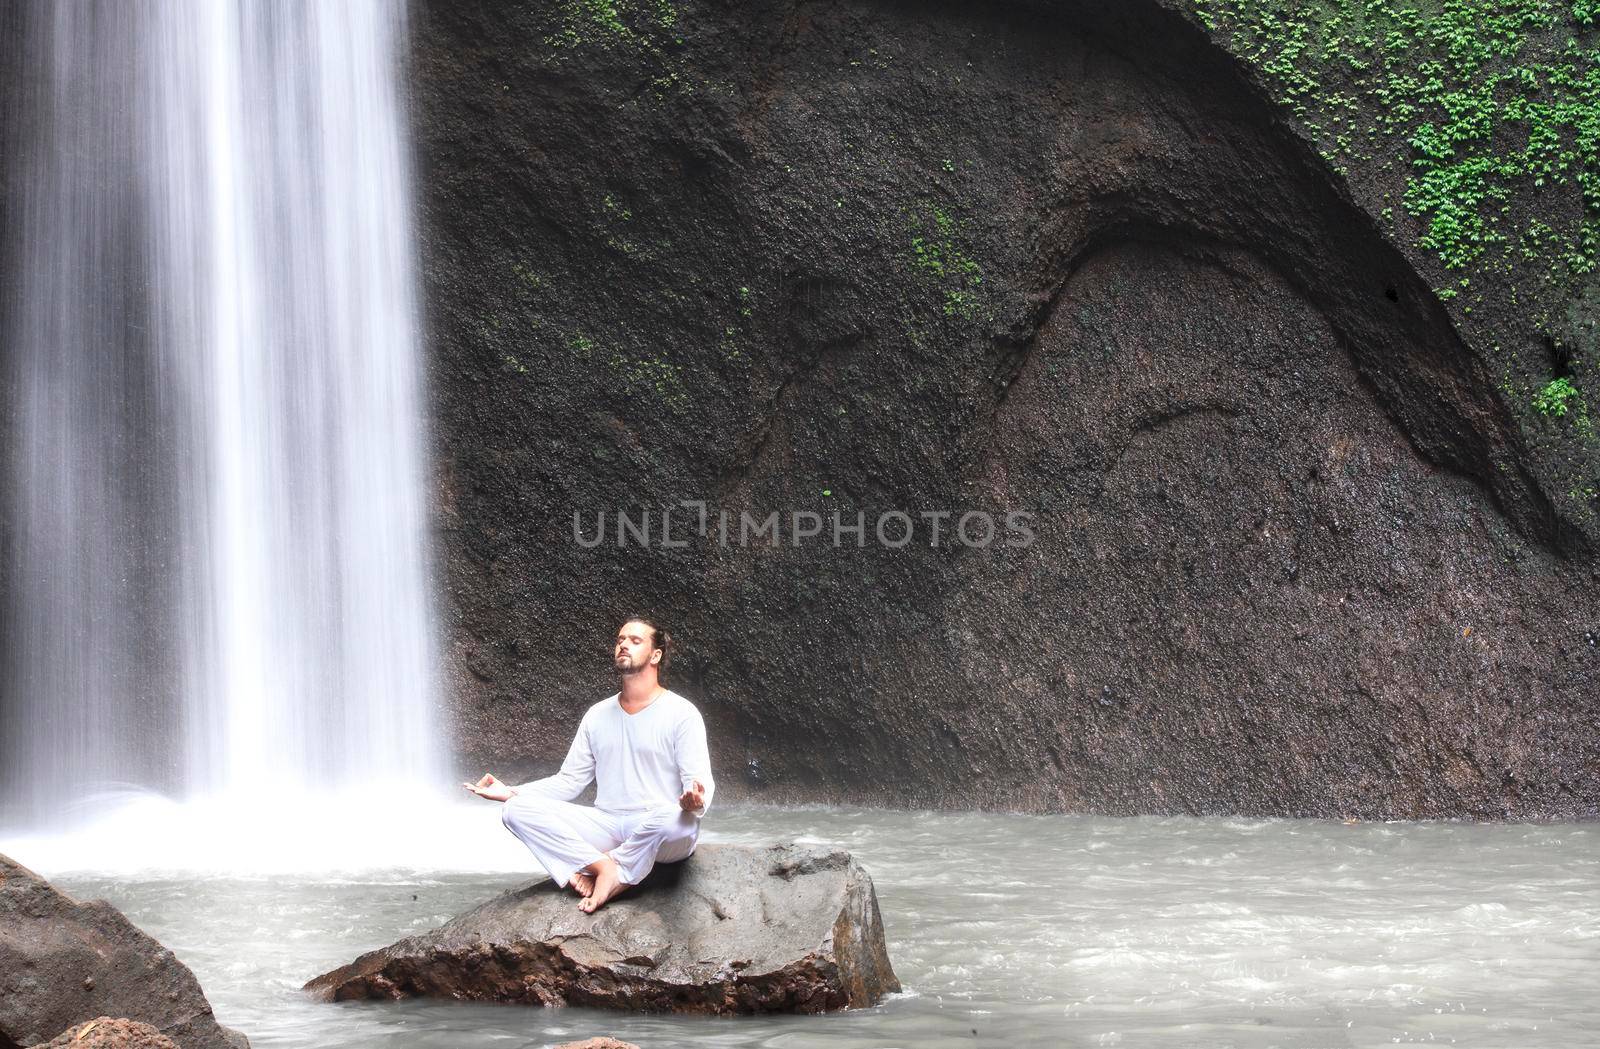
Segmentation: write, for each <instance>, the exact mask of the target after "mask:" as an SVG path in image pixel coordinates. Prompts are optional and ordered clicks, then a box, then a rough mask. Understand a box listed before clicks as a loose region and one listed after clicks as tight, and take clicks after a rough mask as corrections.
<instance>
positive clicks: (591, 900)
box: [578, 856, 627, 914]
mask: <svg viewBox="0 0 1600 1049" xmlns="http://www.w3.org/2000/svg"><path fill="white" fill-rule="evenodd" d="M589 866H590V869H591V870H593V871H594V892H592V893H590V894H589V895H588V896H586V897H584V898H583V899H582V900H579V901H578V910H580V911H583V912H584V913H585V914H593V913H594V912H595V911H597V910H599V909H600V908H601V907H604V906H605V905H606V903H607V902H608V901H609V900H611V899H612V898H613V897H615V896H616V895H617V893H619V892H621V891H622V890H623V889H626V888H627V886H626V885H624V884H623V883H622V871H621V870H620V869H619V868H618V867H617V861H616V860H614V859H612V858H611V857H610V856H604V857H602V858H601V859H600V860H599V861H598V862H596V863H592V864H590V865H589Z"/></svg>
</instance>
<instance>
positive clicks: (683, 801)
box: [678, 780, 706, 812]
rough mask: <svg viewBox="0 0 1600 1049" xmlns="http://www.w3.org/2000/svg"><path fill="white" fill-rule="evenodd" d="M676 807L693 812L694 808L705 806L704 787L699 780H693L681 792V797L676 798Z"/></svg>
mask: <svg viewBox="0 0 1600 1049" xmlns="http://www.w3.org/2000/svg"><path fill="white" fill-rule="evenodd" d="M678 807H679V808H681V809H683V811H684V812H694V811H695V810H696V809H703V808H705V807H706V787H705V784H704V783H701V782H700V781H699V780H694V781H693V782H692V783H691V784H690V785H689V789H688V790H686V791H684V792H683V797H681V798H679V799H678Z"/></svg>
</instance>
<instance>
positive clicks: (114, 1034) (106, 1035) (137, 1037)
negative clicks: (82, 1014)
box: [33, 1016, 178, 1049]
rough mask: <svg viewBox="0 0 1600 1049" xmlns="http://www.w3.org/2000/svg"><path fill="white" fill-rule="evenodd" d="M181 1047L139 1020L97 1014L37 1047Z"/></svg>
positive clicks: (112, 1048)
mask: <svg viewBox="0 0 1600 1049" xmlns="http://www.w3.org/2000/svg"><path fill="white" fill-rule="evenodd" d="M58 1046H72V1047H73V1049H178V1043H177V1042H174V1041H173V1040H172V1039H170V1038H168V1037H167V1036H166V1035H164V1034H162V1033H161V1032H160V1031H158V1030H156V1029H155V1028H154V1027H151V1026H150V1025H149V1024H147V1023H140V1022H139V1021H138V1020H126V1019H113V1018H112V1017H110V1016H97V1017H95V1018H94V1019H93V1020H89V1021H86V1022H84V1023H81V1024H76V1025H74V1026H72V1027H69V1028H67V1029H66V1030H65V1031H62V1032H61V1033H60V1034H58V1035H56V1036H55V1037H54V1038H52V1039H50V1040H49V1041H48V1042H41V1043H39V1044H38V1045H36V1046H33V1049H57V1047H58Z"/></svg>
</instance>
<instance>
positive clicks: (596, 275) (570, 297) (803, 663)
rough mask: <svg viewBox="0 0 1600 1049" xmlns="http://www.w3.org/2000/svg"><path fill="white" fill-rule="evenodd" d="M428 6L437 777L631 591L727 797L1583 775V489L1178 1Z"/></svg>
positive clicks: (552, 701)
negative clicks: (442, 678)
mask: <svg viewBox="0 0 1600 1049" xmlns="http://www.w3.org/2000/svg"><path fill="white" fill-rule="evenodd" d="M414 35H415V55H414V96H413V105H414V107H415V112H414V120H415V123H416V125H417V127H418V129H419V139H420V141H419V147H418V148H419V153H420V156H419V161H420V164H419V168H420V176H421V177H420V185H419V198H420V203H421V209H422V216H421V223H422V234H423V251H424V271H425V276H424V280H425V293H426V301H427V303H428V309H429V317H428V323H429V330H430V338H431V347H432V354H433V357H432V376H431V388H432V391H433V399H434V401H433V419H432V426H433V430H434V438H435V442H436V446H437V450H438V455H437V474H436V477H435V488H436V505H437V507H438V518H437V523H438V529H439V536H440V547H439V561H440V563H439V569H438V570H439V574H440V577H441V583H442V592H443V593H444V595H445V602H446V609H445V611H446V617H445V618H446V622H445V630H446V633H447V644H448V667H447V669H448V678H449V684H450V687H451V692H452V713H453V723H452V729H453V731H454V733H455V738H456V742H457V746H458V750H459V752H460V754H461V756H462V758H463V761H464V762H465V763H467V764H469V765H473V766H477V765H480V764H481V765H492V766H494V767H496V768H497V769H500V770H502V771H512V772H522V771H532V770H537V769H543V768H548V767H550V766H553V765H554V764H555V762H557V761H558V760H559V758H560V756H561V754H562V753H563V752H564V751H565V748H566V744H567V742H568V740H569V738H570V733H571V729H572V727H573V726H574V725H575V723H576V718H577V716H578V714H579V713H580V712H581V711H582V709H583V708H584V707H585V706H586V705H587V704H589V703H590V702H592V701H593V700H594V699H596V698H598V697H599V696H601V695H604V694H607V693H608V691H609V690H610V689H611V687H612V682H611V680H610V679H609V676H608V674H607V671H606V669H605V668H606V661H605V655H606V653H607V650H608V645H609V640H610V637H611V635H612V633H613V631H614V630H615V627H616V626H617V624H618V622H619V621H620V619H621V618H622V616H624V615H625V614H627V613H628V612H629V611H631V610H636V609H642V610H647V611H650V612H652V613H656V614H658V615H660V616H662V617H663V618H665V619H666V620H667V621H668V622H669V623H670V625H671V626H672V628H673V629H674V633H675V634H676V635H677V636H678V638H679V640H680V641H681V643H682V645H683V648H682V651H681V652H680V654H679V655H678V656H677V657H676V659H675V663H674V670H675V671H676V673H675V675H674V676H673V683H675V684H676V685H677V686H678V687H679V688H681V689H682V690H683V691H684V692H686V693H687V694H689V695H690V696H692V697H694V698H695V699H696V700H697V701H699V703H700V706H701V708H702V710H704V711H705V713H706V715H707V720H708V723H709V725H710V728H711V733H712V743H713V752H714V758H715V760H716V762H717V765H718V772H719V775H720V776H721V777H722V782H723V784H724V786H723V788H722V789H723V790H725V791H726V792H728V793H729V794H731V793H734V792H735V791H738V790H743V791H747V792H749V793H751V794H754V795H756V796H759V797H763V798H768V799H773V800H794V799H823V800H872V801H884V802H893V803H909V804H936V805H972V804H977V805H998V806H1007V807H1017V808H1033V809H1052V810H1053V809H1073V810H1087V811H1104V812H1246V813H1297V814H1319V815H1339V814H1359V815H1367V816H1434V815H1455V814H1469V815H1477V816H1502V815H1510V816H1534V815H1552V816H1553V815H1576V814H1593V813H1594V812H1595V811H1597V809H1600V779H1597V778H1596V777H1595V776H1594V775H1593V770H1594V768H1595V766H1596V763H1597V761H1600V729H1597V726H1596V722H1595V705H1594V704H1595V699H1594V695H1595V689H1594V684H1593V682H1594V677H1595V674H1596V671H1597V669H1600V648H1597V647H1596V641H1597V632H1600V622H1597V621H1596V620H1595V618H1594V614H1593V612H1592V609H1593V607H1594V599H1595V597H1596V596H1597V592H1600V571H1597V569H1596V566H1595V565H1594V563H1593V561H1592V560H1590V555H1589V553H1588V551H1589V549H1590V545H1589V541H1588V539H1587V538H1586V532H1585V530H1584V528H1583V526H1582V523H1581V522H1577V523H1575V522H1574V519H1573V515H1572V514H1570V513H1564V512H1562V511H1561V510H1560V509H1559V508H1557V507H1555V506H1554V505H1553V503H1552V497H1551V495H1550V492H1549V489H1550V485H1551V482H1550V481H1549V479H1548V471H1545V470H1543V468H1542V467H1541V466H1540V462H1539V460H1538V456H1537V455H1535V454H1533V453H1531V452H1530V451H1529V450H1528V449H1529V446H1530V441H1529V439H1528V434H1527V428H1526V426H1525V425H1524V423H1523V421H1522V420H1520V419H1519V417H1518V415H1517V413H1516V411H1515V410H1514V409H1513V408H1512V407H1509V406H1508V403H1507V402H1506V401H1505V399H1504V398H1503V396H1502V395H1501V393H1500V392H1499V391H1498V389H1497V377H1496V375H1495V374H1494V369H1493V368H1492V367H1491V363H1490V362H1491V358H1490V357H1489V356H1487V355H1486V352H1485V347H1484V346H1482V345H1480V344H1479V343H1480V341H1481V339H1482V338H1483V335H1482V333H1481V332H1476V331H1474V332H1468V333H1467V335H1468V336H1469V337H1464V336H1463V329H1462V328H1461V327H1460V326H1459V325H1458V323H1457V321H1458V320H1459V319H1460V315H1457V316H1454V317H1453V316H1452V313H1451V312H1450V310H1451V309H1455V308H1457V307H1458V305H1459V304H1455V303H1451V302H1449V301H1448V300H1441V298H1440V297H1439V296H1438V295H1437V294H1436V292H1435V290H1434V289H1435V287H1436V286H1437V282H1436V280H1435V279H1433V275H1431V274H1430V273H1428V272H1427V269H1426V265H1424V264H1423V263H1422V262H1419V255H1418V253H1417V252H1416V251H1414V250H1412V249H1411V248H1410V247H1409V246H1408V244H1407V243H1406V242H1404V240H1403V239H1400V238H1397V237H1395V236H1394V235H1393V231H1392V230H1388V229H1386V228H1385V227H1384V226H1383V224H1382V222H1381V221H1380V218H1379V216H1377V215H1375V214H1374V213H1373V209H1372V207H1371V206H1369V202H1367V201H1366V200H1365V199H1364V198H1362V196H1361V194H1360V193H1354V194H1353V193H1352V192H1351V191H1350V189H1349V186H1348V184H1347V183H1346V182H1345V180H1344V179H1343V178H1342V177H1341V176H1339V175H1338V173H1337V172H1335V171H1334V169H1333V168H1332V167H1330V165H1329V164H1328V163H1327V162H1326V161H1325V160H1324V159H1322V158H1320V157H1319V156H1318V155H1317V150H1316V148H1315V144H1314V141H1313V140H1312V139H1311V138H1309V137H1308V136H1306V135H1305V134H1302V133H1299V132H1297V130H1296V129H1295V128H1294V127H1293V126H1291V125H1290V124H1288V123H1286V122H1285V121H1284V120H1283V118H1282V111H1281V109H1280V108H1279V107H1278V106H1277V105H1276V104H1275V102H1274V101H1273V99H1272V97H1271V95H1270V93H1269V92H1267V91H1265V90H1263V89H1262V88H1261V87H1260V84H1259V82H1258V79H1257V78H1255V77H1253V76H1252V74H1251V73H1250V71H1249V70H1248V69H1247V68H1246V67H1245V66H1243V65H1241V64H1240V63H1239V62H1238V61H1237V60H1236V59H1235V58H1234V57H1233V56H1231V55H1230V54H1229V52H1228V51H1227V49H1226V48H1224V47H1221V46H1219V45H1218V44H1217V43H1216V42H1215V41H1214V40H1213V39H1212V38H1211V37H1210V36H1208V35H1207V31H1206V29H1205V28H1204V27H1203V26H1202V25H1201V23H1200V22H1198V21H1197V20H1195V19H1194V18H1193V17H1192V13H1191V12H1187V11H1185V10H1179V9H1178V8H1177V6H1176V5H1174V7H1173V9H1170V10H1169V9H1168V8H1166V7H1164V6H1161V5H1159V4H1157V3H1155V2H1144V0H1141V2H1130V3H1127V4H1120V5H1100V4H1081V5H1080V4H1074V3H1060V4H1038V5H1024V4H1006V3H994V4H989V5H972V4H955V3H951V4H934V5H929V4H926V3H918V4H909V3H906V4H896V3H889V2H870V0H855V2H840V3H813V2H797V3H759V2H758V3H753V4H744V5H737V6H733V5H713V4H700V3H672V2H670V0H656V2H625V0H609V2H607V0H598V2H588V0H581V2H580V0H572V2H567V3H557V4H541V5H534V6H533V7H531V8H520V9H517V10H512V9H509V8H507V7H506V6H505V5H499V4H490V3H486V2H465V3H448V4H447V3H443V2H442V0H441V2H435V0H427V2H423V3H422V4H420V6H419V7H418V8H417V9H416V24H415V26H414ZM1513 319H1514V317H1513ZM1504 323H1505V324H1506V325H1510V324H1511V323H1512V321H1511V320H1507V321H1505V322H1504ZM1491 334H1492V332H1491ZM685 500H688V501H697V502H702V503H704V504H705V506H706V514H707V517H706V520H705V524H706V526H707V527H706V529H705V531H706V533H707V534H706V535H700V534H697V533H698V530H699V529H698V527H697V526H699V525H700V523H701V517H700V510H699V508H698V507H685V506H682V505H680V504H681V502H682V501H685ZM666 507H677V509H676V510H675V511H674V513H673V516H672V524H671V528H672V532H671V537H672V541H673V542H679V541H683V542H686V545H684V546H683V547H681V548H679V547H674V548H667V547H666V546H665V545H664V544H663V542H662V536H661V523H662V510H663V508H666ZM619 510H622V511H626V512H627V513H628V515H629V520H630V521H631V522H633V523H635V524H637V523H638V522H639V521H640V520H641V519H643V518H644V517H645V516H646V513H647V512H648V516H649V519H650V527H651V534H650V541H649V543H648V544H641V543H639V542H637V541H636V540H634V539H633V538H632V537H631V536H627V535H625V537H624V541H623V542H622V543H621V544H619V542H618V538H617V534H618V530H617V519H616V512H617V511H619ZM723 510H726V511H727V512H728V517H727V519H728V521H729V534H728V539H727V541H726V543H724V542H722V541H721V539H720V528H719V526H720V523H721V521H722V520H723V518H722V517H721V516H720V514H719V511H723ZM774 511H777V512H778V513H779V514H780V521H779V523H780V527H781V544H780V545H778V546H776V547H774V546H771V545H769V544H768V543H767V541H766V539H765V537H762V538H757V537H755V536H753V535H751V534H749V529H748V527H747V528H746V529H745V532H746V534H745V541H744V542H742V543H741V541H740V530H741V529H740V525H741V514H747V515H749V518H750V520H752V521H753V522H756V523H761V522H764V520H765V518H766V517H767V515H768V514H770V513H772V512H774ZM897 511H898V512H900V513H902V514H904V515H905V516H904V518H901V517H898V516H895V512H897ZM941 511H949V513H950V516H948V517H938V516H937V512H941ZM797 512H798V513H800V514H802V515H806V514H815V515H817V516H816V518H815V519H813V518H811V517H809V516H802V517H801V518H800V519H799V523H800V526H801V530H802V531H806V530H809V527H810V525H811V524H812V523H813V521H814V520H815V522H816V523H818V524H820V533H821V534H819V535H816V536H812V537H806V538H802V539H801V540H800V541H799V544H798V545H795V540H794V535H793V533H794V527H793V526H794V524H795V523H796V519H795V518H794V516H793V515H794V514H795V513H797ZM924 512H929V513H930V514H933V515H934V516H926V515H924ZM1018 512H1021V513H1026V514H1027V515H1030V516H1028V517H1026V518H1011V519H1010V520H1008V519H1007V514H1012V513H1018ZM601 513H604V514H605V515H606V516H605V519H604V520H605V529H606V536H605V540H604V541H603V542H601V543H600V544H599V545H597V546H594V547H592V548H591V547H588V546H586V545H584V542H589V541H592V540H593V538H594V537H595V535H596V529H597V521H598V517H597V515H599V514H601ZM575 514H576V515H577V516H578V518H579V523H580V525H581V529H580V532H579V535H578V536H575V534H574V515H575ZM835 514H837V515H838V518H837V519H838V521H839V523H840V525H842V526H844V528H845V529H849V528H853V527H854V526H855V525H856V524H857V521H858V518H857V515H858V514H861V515H863V517H862V518H861V521H862V523H863V524H864V526H865V528H864V533H862V534H861V539H860V540H859V541H861V542H862V543H863V544H864V545H860V546H858V545H857V543H858V538H857V534H856V533H854V532H852V531H841V532H840V534H839V539H840V545H838V546H835V545H834V533H835V528H834V520H835V518H834V515H835ZM885 515H888V516H885ZM963 515H970V516H967V517H966V518H965V520H966V524H967V528H966V531H965V532H964V533H962V532H961V531H960V530H959V527H958V526H959V525H960V524H961V523H962V520H963ZM880 521H882V522H883V535H882V537H881V540H880V537H879V536H878V535H876V534H875V532H876V531H877V528H876V526H877V525H878V524H879V523H880ZM986 521H989V522H992V523H993V525H994V532H993V536H992V538H990V539H989V541H988V542H983V541H982V540H984V538H985V536H986V535H987V534H988V533H987V531H986V528H985V522H986ZM908 525H909V526H910V528H911V532H912V539H911V541H910V542H909V543H906V544H905V545H903V546H892V545H890V544H893V543H898V542H899V540H900V538H901V537H902V536H903V535H904V534H905V533H906V529H907V526H908ZM935 525H938V526H939V529H940V531H939V535H938V538H937V543H936V544H935V543H934V542H933V539H934V536H933V530H934V526H935ZM579 538H581V539H582V540H584V542H579V541H578V539H579ZM963 539H965V540H967V541H965V542H964V541H963ZM1029 540H1031V541H1029Z"/></svg>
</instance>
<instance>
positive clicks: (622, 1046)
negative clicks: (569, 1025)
mask: <svg viewBox="0 0 1600 1049" xmlns="http://www.w3.org/2000/svg"><path fill="white" fill-rule="evenodd" d="M554 1049H639V1047H638V1046H637V1045H634V1044H633V1043H632V1042H619V1041H618V1040H617V1039H615V1038H589V1039H586V1040H584V1041H582V1042H562V1043H561V1044H560V1045H558V1046H555V1047H554Z"/></svg>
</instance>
